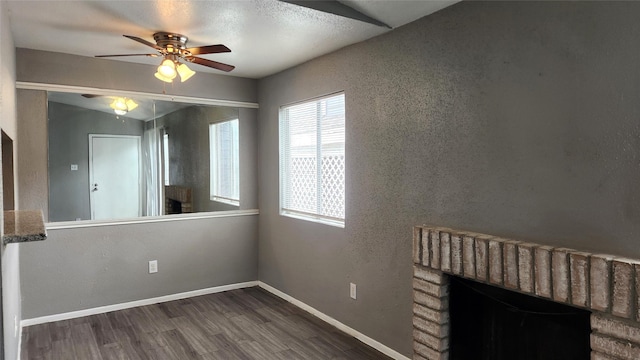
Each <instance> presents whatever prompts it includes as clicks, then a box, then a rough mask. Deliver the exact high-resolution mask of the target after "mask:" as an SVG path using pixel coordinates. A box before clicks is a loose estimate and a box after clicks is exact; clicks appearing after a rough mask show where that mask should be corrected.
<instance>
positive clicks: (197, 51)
mask: <svg viewBox="0 0 640 360" xmlns="http://www.w3.org/2000/svg"><path fill="white" fill-rule="evenodd" d="M186 50H187V51H188V52H190V53H191V54H192V55H204V54H217V53H225V52H231V50H230V49H229V48H228V47H226V46H224V45H222V44H218V45H209V46H199V47H194V48H188V49H186Z"/></svg>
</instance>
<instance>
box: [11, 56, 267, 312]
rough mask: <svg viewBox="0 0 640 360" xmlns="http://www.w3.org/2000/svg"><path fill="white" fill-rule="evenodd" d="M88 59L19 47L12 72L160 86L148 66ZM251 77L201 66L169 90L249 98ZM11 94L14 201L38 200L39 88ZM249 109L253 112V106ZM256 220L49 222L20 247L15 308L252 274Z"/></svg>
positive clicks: (140, 293) (60, 306) (129, 296)
mask: <svg viewBox="0 0 640 360" xmlns="http://www.w3.org/2000/svg"><path fill="white" fill-rule="evenodd" d="M47 57H50V60H51V63H48V61H47V60H46V58H47ZM95 60H99V59H92V58H87V57H80V56H73V55H63V54H55V53H43V52H39V51H32V50H24V49H18V50H17V55H16V61H17V63H18V64H20V65H19V67H20V69H19V70H17V80H19V81H32V82H39V83H47V82H50V83H59V84H67V85H77V86H88V87H97V88H115V87H116V86H119V85H120V84H122V89H125V90H131V91H146V92H153V93H161V92H162V84H161V83H160V82H158V81H157V79H155V78H153V76H152V74H151V75H148V74H146V71H147V70H150V69H151V68H153V67H152V66H149V67H145V66H144V65H142V67H140V65H132V66H131V67H130V66H129V64H127V63H124V62H120V61H108V62H104V61H106V60H100V61H95ZM143 73H144V75H141V74H143ZM192 80H196V77H194V78H193V79H192ZM190 82H191V80H190ZM255 84H256V82H255V81H254V80H250V79H242V78H234V77H229V76H216V75H212V74H205V73H202V74H199V79H198V80H196V81H194V82H193V83H191V85H190V87H185V88H183V87H179V86H176V87H174V88H173V91H174V92H173V93H174V94H176V95H187V96H198V97H204V98H212V99H224V100H234V101H250V102H251V101H255V100H256V88H255ZM17 97H18V117H19V128H18V144H19V146H18V152H19V153H18V161H17V168H18V183H19V190H18V198H19V202H18V203H19V204H20V206H21V208H23V209H26V208H31V209H33V208H43V209H45V210H46V207H47V199H48V195H47V146H46V141H47V132H46V124H47V117H46V113H47V112H46V94H45V92H43V91H33V90H20V91H19V92H18V95H17ZM243 110H244V109H243ZM242 114H243V111H241V114H240V115H241V116H242ZM248 114H249V116H250V117H252V118H253V119H255V114H257V112H256V111H255V110H250V111H249V112H248ZM20 144H24V146H22V145H20ZM256 171H257V170H255V169H254V170H253V172H254V174H253V175H254V176H255V174H256ZM256 198H257V197H256ZM22 205H24V206H22ZM256 226H257V218H256V216H248V217H238V218H233V217H227V218H219V219H198V220H189V221H173V222H169V223H146V224H139V225H114V226H107V227H97V228H82V229H75V230H73V229H69V230H51V231H50V232H49V239H47V241H45V242H41V243H33V244H28V247H27V246H26V245H25V247H24V252H23V253H22V254H21V255H20V274H21V281H22V284H21V285H22V289H23V291H24V293H23V294H24V295H23V299H22V301H23V314H24V318H30V317H33V316H42V315H51V314H55V313H58V312H61V311H74V310H81V309H85V308H88V307H92V306H99V305H108V304H116V303H120V302H123V301H129V300H135V299H144V298H148V297H149V296H162V295H169V294H172V293H175V292H177V291H190V290H197V289H201V288H204V287H210V286H218V285H224V284H229V283H235V282H239V281H249V280H256V279H257V276H258V275H257V265H256V262H257V260H256V259H257V232H256V231H255V230H252V229H255V227H256ZM154 255H156V257H158V258H159V259H158V260H159V268H160V271H159V273H158V274H155V275H159V276H156V277H150V276H149V275H148V274H146V267H147V262H148V261H149V260H152V259H151V258H150V257H152V256H154ZM205 258H206V259H205ZM69 264H72V265H73V266H69ZM163 264H166V265H163ZM167 265H168V266H167ZM141 269H142V270H141ZM45 272H49V273H50V274H55V276H48V274H45ZM86 274H89V275H86ZM45 279H46V281H45ZM190 279H191V280H190ZM151 285H153V286H151ZM57 288H60V289H64V291H59V290H56V289H57ZM67 293H70V294H74V295H75V296H76V297H77V298H75V299H72V298H71V297H70V296H69V295H67Z"/></svg>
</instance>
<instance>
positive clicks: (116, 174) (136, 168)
mask: <svg viewBox="0 0 640 360" xmlns="http://www.w3.org/2000/svg"><path fill="white" fill-rule="evenodd" d="M140 167H141V166H140V136H124V135H96V134H90V135H89V181H90V183H89V185H90V188H89V192H90V193H89V194H90V196H89V199H90V201H91V219H92V220H103V219H118V218H131V217H138V216H141V215H142V211H141V210H142V207H141V203H142V201H141V196H140V195H141V189H140V188H141V182H140Z"/></svg>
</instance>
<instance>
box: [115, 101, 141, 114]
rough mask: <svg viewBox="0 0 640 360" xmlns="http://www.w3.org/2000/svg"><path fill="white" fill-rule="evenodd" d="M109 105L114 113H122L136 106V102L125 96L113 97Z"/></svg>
mask: <svg viewBox="0 0 640 360" xmlns="http://www.w3.org/2000/svg"><path fill="white" fill-rule="evenodd" d="M109 107H111V108H112V109H113V111H114V112H115V113H116V115H124V114H126V113H128V112H129V111H131V110H133V109H135V108H137V107H138V104H137V103H136V102H135V101H133V99H128V98H126V97H117V98H115V99H113V102H112V103H111V104H109Z"/></svg>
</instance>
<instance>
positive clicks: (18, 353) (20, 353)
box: [16, 321, 22, 360]
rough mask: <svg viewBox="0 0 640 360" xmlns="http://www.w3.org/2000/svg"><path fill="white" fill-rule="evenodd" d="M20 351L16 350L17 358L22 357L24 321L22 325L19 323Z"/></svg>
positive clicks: (18, 359) (17, 359)
mask: <svg viewBox="0 0 640 360" xmlns="http://www.w3.org/2000/svg"><path fill="white" fill-rule="evenodd" d="M18 331H20V332H19V333H18V351H16V353H17V356H16V360H20V359H22V321H20V325H18Z"/></svg>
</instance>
